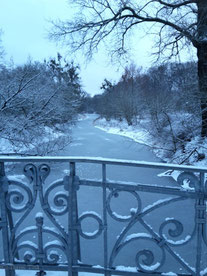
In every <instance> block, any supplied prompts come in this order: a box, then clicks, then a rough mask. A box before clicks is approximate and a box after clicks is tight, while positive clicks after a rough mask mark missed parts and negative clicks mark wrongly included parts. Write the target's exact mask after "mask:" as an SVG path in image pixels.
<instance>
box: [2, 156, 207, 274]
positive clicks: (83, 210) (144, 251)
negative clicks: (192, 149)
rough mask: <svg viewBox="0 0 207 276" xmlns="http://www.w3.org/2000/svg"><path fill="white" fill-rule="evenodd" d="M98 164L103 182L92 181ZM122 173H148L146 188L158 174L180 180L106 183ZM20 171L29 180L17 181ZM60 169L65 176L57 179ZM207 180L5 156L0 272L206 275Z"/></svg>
mask: <svg viewBox="0 0 207 276" xmlns="http://www.w3.org/2000/svg"><path fill="white" fill-rule="evenodd" d="M57 163H58V165H57ZM60 163H62V164H61V165H60ZM49 164H50V166H49ZM65 164H66V165H67V166H68V168H69V170H68V169H67V170H66V169H65ZM77 164H78V165H77ZM93 164H95V165H96V167H95V168H94V170H98V168H97V166H98V167H99V166H100V168H101V172H102V177H101V179H90V178H91V177H90V175H91V173H92V172H94V171H92V169H91V165H93ZM61 167H62V169H61ZM122 167H128V168H130V167H134V169H135V170H136V174H135V175H136V176H137V179H139V172H140V170H142V169H143V168H144V169H145V174H146V183H149V181H148V180H149V178H150V176H151V173H152V171H153V172H154V171H155V170H157V173H156V175H160V173H161V170H162V171H163V170H165V171H166V170H170V171H175V170H176V171H177V174H176V175H177V178H176V181H169V176H167V177H165V178H163V179H164V180H163V184H162V185H158V184H156V183H154V184H146V183H139V181H137V180H136V179H135V181H133V182H131V181H130V182H127V181H116V180H109V179H108V178H107V169H108V168H110V171H116V175H117V174H118V175H119V172H120V170H121V168H122ZM20 168H22V171H23V175H22V174H21V177H19V176H15V169H17V173H18V175H19V171H20ZM77 168H78V169H79V171H80V172H81V170H84V171H86V172H87V178H85V177H84V178H83V179H80V178H79V177H78V175H77V174H76V170H77ZM80 168H81V169H80ZM112 168H113V169H112ZM57 170H59V171H62V172H65V175H64V176H63V177H61V178H59V179H57ZM5 171H6V172H5ZM130 172H131V171H130V170H129V172H128V174H130ZM17 173H16V174H17ZM206 173H207V168H198V167H193V166H178V165H173V164H163V163H152V162H140V161H130V160H115V159H106V158H92V157H11V156H9V157H0V242H1V244H2V246H1V247H0V268H1V269H4V270H5V273H6V274H5V275H6V276H13V275H14V273H15V270H38V271H39V272H37V274H36V275H38V276H42V275H45V271H65V272H67V275H69V276H77V275H78V273H79V272H88V273H100V274H104V275H137V273H139V275H146V274H147V275H152V273H153V275H160V274H162V275H176V274H183V275H204V271H206V270H207V262H206V261H205V252H206V249H207V236H206V235H207V232H206V199H207V196H206V194H207V193H206V189H207V186H206V181H205V174H206ZM162 175H163V174H162ZM125 178H126V177H125ZM130 179H131V178H130ZM153 179H154V178H153ZM93 208H94V209H93ZM48 275H49V272H48Z"/></svg>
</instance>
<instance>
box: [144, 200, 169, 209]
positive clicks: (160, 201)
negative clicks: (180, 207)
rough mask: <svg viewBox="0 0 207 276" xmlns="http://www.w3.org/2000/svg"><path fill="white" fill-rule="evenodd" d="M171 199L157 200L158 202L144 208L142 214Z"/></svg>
mask: <svg viewBox="0 0 207 276" xmlns="http://www.w3.org/2000/svg"><path fill="white" fill-rule="evenodd" d="M171 199H173V198H172V197H168V198H164V199H159V200H157V201H155V202H154V203H152V204H150V205H148V206H146V207H145V208H143V212H146V211H148V210H149V209H151V208H152V207H154V206H156V205H159V204H161V203H164V202H167V201H170V200H171Z"/></svg>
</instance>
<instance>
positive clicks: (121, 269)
mask: <svg viewBox="0 0 207 276" xmlns="http://www.w3.org/2000/svg"><path fill="white" fill-rule="evenodd" d="M116 270H120V271H128V272H137V268H136V267H131V266H122V265H118V266H116Z"/></svg>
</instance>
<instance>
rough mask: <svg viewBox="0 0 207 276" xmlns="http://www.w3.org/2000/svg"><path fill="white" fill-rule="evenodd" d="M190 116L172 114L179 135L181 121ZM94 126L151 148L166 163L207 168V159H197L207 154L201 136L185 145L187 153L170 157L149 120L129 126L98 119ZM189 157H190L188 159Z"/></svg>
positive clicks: (123, 122) (181, 151)
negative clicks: (199, 155)
mask: <svg viewBox="0 0 207 276" xmlns="http://www.w3.org/2000/svg"><path fill="white" fill-rule="evenodd" d="M189 116H190V114H188V113H187V114H186V113H178V114H177V113H176V114H171V117H172V119H173V122H175V123H174V126H173V127H174V129H176V130H177V132H178V133H179V130H181V131H182V124H180V123H179V121H180V120H181V121H182V120H183V118H184V117H185V120H187V119H188V117H189ZM94 126H95V127H96V128H99V129H101V130H103V131H106V132H108V133H111V134H118V135H122V136H125V137H128V138H130V139H132V140H134V141H135V142H138V143H140V144H144V145H146V146H149V147H150V148H151V150H152V151H153V152H154V154H155V155H156V156H157V157H158V158H160V159H161V160H163V161H165V162H168V163H175V164H181V163H182V164H188V165H189V164H190V165H194V166H196V167H202V168H203V167H207V158H204V159H203V160H199V161H198V158H197V157H198V152H199V154H204V155H205V154H206V149H207V138H205V139H201V137H200V136H195V137H192V139H191V141H190V142H188V143H186V144H185V152H183V150H182V149H178V150H177V151H176V152H175V153H174V154H173V155H172V153H171V155H169V154H168V153H169V151H166V150H164V146H163V144H161V142H160V139H158V138H156V137H155V135H152V134H151V133H150V125H149V120H148V119H142V120H139V123H138V124H137V125H133V126H128V124H127V122H126V121H124V120H123V121H121V122H120V121H118V120H114V119H113V120H110V121H106V120H105V119H96V120H95V121H94ZM147 127H148V129H147ZM192 151H194V153H193V154H192V155H190V153H191V152H192ZM167 152H168V153H167ZM168 155H169V156H168ZM189 155H190V157H189V158H188V156H189ZM186 158H187V159H186ZM185 159H186V161H185V162H184V163H183V160H185ZM175 174H176V173H175ZM172 177H174V175H172ZM175 178H176V175H175Z"/></svg>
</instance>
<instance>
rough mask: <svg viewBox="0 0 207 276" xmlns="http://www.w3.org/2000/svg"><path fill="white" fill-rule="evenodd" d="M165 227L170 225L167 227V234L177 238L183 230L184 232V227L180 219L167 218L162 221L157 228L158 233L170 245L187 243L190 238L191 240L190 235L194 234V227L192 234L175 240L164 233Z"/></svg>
mask: <svg viewBox="0 0 207 276" xmlns="http://www.w3.org/2000/svg"><path fill="white" fill-rule="evenodd" d="M167 227H170V228H169V229H168V235H169V237H170V238H178V237H180V236H181V235H182V234H183V232H184V227H183V224H182V223H181V222H180V221H178V220H176V219H167V220H166V221H164V222H163V223H162V224H161V226H160V229H159V235H160V236H161V237H162V238H163V239H164V240H165V241H166V242H167V243H168V244H169V245H172V246H180V245H184V244H186V243H188V242H189V241H190V240H192V237H193V236H194V232H195V229H194V231H193V234H192V235H187V236H186V237H185V238H183V239H181V240H177V241H174V240H170V239H169V238H168V237H167V236H166V234H164V229H165V228H167ZM172 227H173V229H172Z"/></svg>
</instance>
